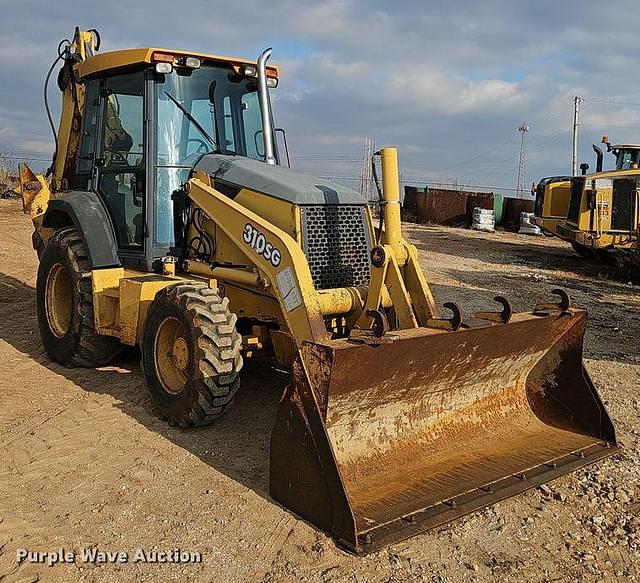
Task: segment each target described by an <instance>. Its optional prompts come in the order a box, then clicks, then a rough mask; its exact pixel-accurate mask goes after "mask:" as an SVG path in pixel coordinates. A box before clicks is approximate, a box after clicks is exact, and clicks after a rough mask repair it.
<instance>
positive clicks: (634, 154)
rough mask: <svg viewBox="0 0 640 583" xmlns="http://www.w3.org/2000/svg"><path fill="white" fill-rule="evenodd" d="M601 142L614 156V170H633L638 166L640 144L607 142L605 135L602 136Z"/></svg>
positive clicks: (639, 164)
mask: <svg viewBox="0 0 640 583" xmlns="http://www.w3.org/2000/svg"><path fill="white" fill-rule="evenodd" d="M602 143H603V144H604V145H605V146H607V151H608V152H611V153H612V154H613V155H614V156H615V158H616V170H635V169H637V168H640V144H615V145H612V144H611V143H610V142H609V138H608V137H607V136H602Z"/></svg>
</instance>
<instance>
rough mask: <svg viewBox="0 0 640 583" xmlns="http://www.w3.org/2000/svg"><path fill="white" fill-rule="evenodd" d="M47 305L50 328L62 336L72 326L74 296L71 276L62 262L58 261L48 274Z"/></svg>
mask: <svg viewBox="0 0 640 583" xmlns="http://www.w3.org/2000/svg"><path fill="white" fill-rule="evenodd" d="M45 306H46V311H47V322H48V323H49V329H50V330H51V332H53V334H54V335H55V336H56V337H57V338H62V337H63V336H64V335H65V334H66V333H67V332H68V331H69V327H70V326H71V314H72V312H73V297H72V285H71V276H70V275H69V272H68V271H67V270H66V268H65V267H64V265H62V264H61V263H56V264H55V265H54V266H53V267H52V268H51V269H50V270H49V273H48V275H47V283H46V285H45Z"/></svg>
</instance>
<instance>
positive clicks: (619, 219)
mask: <svg viewBox="0 0 640 583" xmlns="http://www.w3.org/2000/svg"><path fill="white" fill-rule="evenodd" d="M636 189H637V181H636V178H635V177H633V178H617V179H615V180H614V181H613V196H612V200H611V207H612V208H611V229H612V230H614V231H627V232H629V231H633V230H635V228H636V226H635V225H634V222H635V217H636V198H637V196H636Z"/></svg>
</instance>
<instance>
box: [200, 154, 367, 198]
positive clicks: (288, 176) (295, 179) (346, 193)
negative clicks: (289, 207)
mask: <svg viewBox="0 0 640 583" xmlns="http://www.w3.org/2000/svg"><path fill="white" fill-rule="evenodd" d="M194 170H197V171H200V172H205V173H207V174H209V175H210V176H212V177H213V178H214V180H221V181H224V182H225V183H226V184H229V185H232V186H236V187H239V188H249V189H251V190H254V191H256V192H260V193H262V194H266V195H269V196H273V197H274V198H279V199H281V200H286V201H288V202H291V203H294V204H300V205H306V204H308V205H325V204H354V205H363V204H366V200H365V199H364V197H363V196H362V195H361V194H359V193H358V192H356V191H355V190H351V189H350V188H346V187H345V186H340V185H339V184H336V183H335V182H331V181H330V180H325V179H323V178H318V177H316V176H312V175H311V174H303V173H301V172H295V171H293V170H291V169H289V168H285V167H283V166H274V165H269V164H265V163H264V162H260V161H258V160H253V159H252V158H245V157H243V156H228V155H224V154H206V155H205V156H203V157H202V158H200V160H198V162H197V163H196V165H195V166H194Z"/></svg>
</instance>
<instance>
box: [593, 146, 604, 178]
mask: <svg viewBox="0 0 640 583" xmlns="http://www.w3.org/2000/svg"><path fill="white" fill-rule="evenodd" d="M592 147H593V151H594V152H595V153H596V172H602V158H603V157H604V154H603V153H602V149H601V148H598V146H596V145H595V144H593V145H592Z"/></svg>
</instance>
